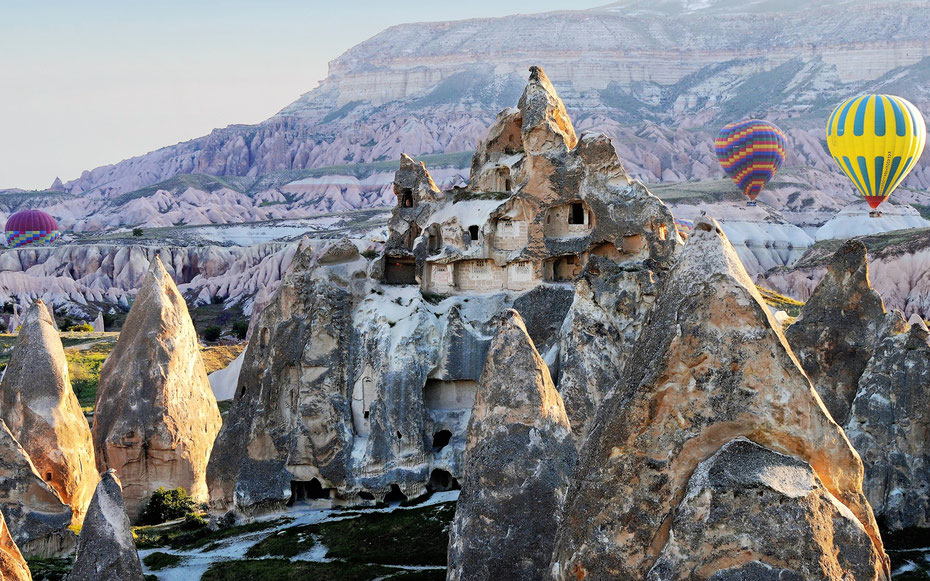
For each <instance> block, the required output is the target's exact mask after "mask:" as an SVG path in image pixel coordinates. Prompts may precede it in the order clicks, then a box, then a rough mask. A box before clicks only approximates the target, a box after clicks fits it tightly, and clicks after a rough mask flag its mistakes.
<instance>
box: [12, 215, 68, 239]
mask: <svg viewBox="0 0 930 581" xmlns="http://www.w3.org/2000/svg"><path fill="white" fill-rule="evenodd" d="M4 230H5V234H6V245H7V246H9V247H10V248H16V247H19V246H25V245H26V244H34V243H37V242H51V241H53V240H55V239H56V238H58V236H60V235H61V232H60V231H59V230H58V222H56V221H55V218H53V217H52V216H50V215H49V214H47V213H45V212H43V211H41V210H24V211H22V212H17V213H15V214H13V215H12V216H10V218H9V219H8V220H7V221H6V226H4Z"/></svg>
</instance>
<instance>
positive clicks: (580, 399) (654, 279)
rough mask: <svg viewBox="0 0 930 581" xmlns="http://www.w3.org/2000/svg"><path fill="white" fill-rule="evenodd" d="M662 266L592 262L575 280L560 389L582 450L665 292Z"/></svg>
mask: <svg viewBox="0 0 930 581" xmlns="http://www.w3.org/2000/svg"><path fill="white" fill-rule="evenodd" d="M650 267H652V268H650ZM658 267H659V264H658V263H656V262H654V261H649V263H648V264H647V263H643V262H636V263H626V264H624V265H623V266H619V265H617V264H616V263H614V262H613V261H611V260H608V259H605V258H592V260H591V261H590V262H588V265H587V266H586V267H585V270H584V272H583V273H582V276H581V277H579V279H578V280H577V281H576V282H575V295H574V302H573V303H572V306H571V309H570V310H569V312H568V315H567V316H566V317H565V320H564V321H563V323H562V329H561V334H560V344H559V368H558V369H559V384H558V385H559V393H560V394H561V395H562V399H563V401H564V402H565V411H566V412H567V413H568V419H569V420H570V421H571V424H572V435H573V436H574V437H575V442H576V444H577V445H578V447H580V446H581V443H582V442H583V440H584V436H585V435H586V434H587V432H588V427H589V425H590V423H591V421H592V420H593V419H594V414H595V412H596V411H597V408H598V406H599V405H600V403H601V401H602V400H603V399H604V396H606V395H607V391H608V390H609V389H610V388H611V387H613V386H614V385H616V384H617V381H619V379H620V373H621V371H622V370H623V366H624V364H625V363H626V360H627V358H628V357H629V354H630V352H631V350H632V347H633V345H634V344H635V342H636V340H637V339H638V338H639V334H640V332H641V331H642V325H643V323H644V322H645V319H646V315H647V314H648V312H649V309H650V307H651V306H652V304H653V303H654V302H655V299H656V296H657V295H658V294H659V289H660V288H661V285H660V281H661V271H660V270H659V268H658ZM654 269H655V270H654Z"/></svg>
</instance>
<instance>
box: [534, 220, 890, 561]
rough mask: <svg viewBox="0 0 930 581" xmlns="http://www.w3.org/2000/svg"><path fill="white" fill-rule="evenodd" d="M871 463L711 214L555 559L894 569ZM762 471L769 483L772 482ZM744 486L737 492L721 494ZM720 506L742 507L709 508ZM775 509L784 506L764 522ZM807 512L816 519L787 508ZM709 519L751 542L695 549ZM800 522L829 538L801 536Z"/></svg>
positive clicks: (615, 403)
mask: <svg viewBox="0 0 930 581" xmlns="http://www.w3.org/2000/svg"><path fill="white" fill-rule="evenodd" d="M743 439H745V440H746V441H745V442H743V443H740V442H741V440H743ZM747 446H748V447H747ZM702 463H703V464H702ZM741 465H743V466H742V467H741ZM750 467H752V468H751V469H750ZM725 473H729V474H730V475H731V476H727V475H726V474H725ZM704 474H706V475H708V476H707V477H704V476H702V475H704ZM776 474H777V475H778V476H776ZM788 474H792V476H791V477H790V478H788V477H787V475H788ZM862 479H863V467H862V462H861V461H860V460H859V457H858V455H857V454H856V452H855V451H854V450H853V448H852V446H851V445H850V443H849V441H848V440H847V439H846V436H845V435H844V433H843V431H842V429H840V428H839V427H838V426H837V425H836V424H835V423H834V422H833V421H832V419H831V418H830V416H829V414H828V413H827V412H826V411H825V409H824V407H823V404H822V402H821V400H820V398H819V397H818V396H817V394H816V392H815V391H814V390H813V388H812V387H811V384H810V382H809V380H808V379H807V377H806V376H805V375H804V372H803V371H802V370H801V368H800V366H799V364H798V361H797V359H796V358H795V357H794V355H793V353H792V352H791V349H790V348H789V347H788V344H787V341H786V340H785V338H784V335H783V334H782V332H781V330H780V326H779V325H778V324H776V323H775V322H774V321H773V319H772V318H771V314H770V312H769V309H768V307H767V306H766V305H765V303H764V302H763V301H762V299H761V297H760V296H759V294H758V291H757V290H756V289H755V287H754V285H753V284H752V282H751V281H750V279H749V277H748V276H747V274H746V272H745V270H744V269H743V267H742V265H741V263H740V261H739V259H738V258H737V256H736V254H735V252H734V251H733V248H732V247H731V246H730V244H729V242H728V241H727V239H726V237H725V236H724V235H723V234H722V232H721V229H720V227H719V225H718V224H717V223H716V222H715V221H713V220H703V221H700V222H698V223H697V224H696V225H695V229H694V233H693V234H692V237H691V238H690V239H689V241H688V244H687V245H686V246H685V248H684V251H683V252H682V254H681V256H680V257H679V259H678V260H677V262H676V264H675V265H674V266H673V267H672V269H671V271H670V272H669V273H668V275H667V281H666V283H665V284H664V287H663V290H662V293H661V295H660V296H659V297H658V298H657V299H656V301H655V304H654V305H653V307H652V309H651V310H650V312H649V314H648V315H647V319H646V324H645V326H644V328H643V331H642V332H641V334H640V337H639V340H638V341H637V342H636V344H635V346H634V347H633V349H632V353H631V354H630V356H629V360H628V362H627V364H626V365H625V366H624V368H623V370H622V372H621V375H620V379H619V381H617V383H616V384H615V386H613V387H612V389H611V390H610V391H609V392H608V394H607V395H606V397H605V398H604V400H603V401H602V403H601V405H600V406H599V407H598V409H597V412H596V415H595V418H594V421H593V423H592V424H591V427H590V428H589V432H588V436H587V439H586V440H585V442H584V445H583V446H582V449H581V452H580V457H579V464H578V470H577V471H576V473H575V475H574V478H573V483H572V485H571V487H570V488H569V492H568V498H567V500H566V508H565V511H564V514H563V520H562V526H561V527H560V530H559V532H558V537H557V540H556V545H555V550H554V553H553V558H552V569H551V572H552V574H553V575H554V576H555V577H556V578H559V579H578V578H586V579H613V578H618V577H621V578H625V579H645V578H647V576H648V575H652V576H653V578H657V579H664V578H710V577H711V576H712V575H714V574H715V573H717V572H720V575H721V576H723V577H724V578H727V577H726V576H727V575H729V578H734V576H739V575H741V574H745V573H746V572H747V571H748V570H749V569H757V568H759V567H762V568H763V569H766V568H775V569H781V568H786V569H788V571H787V572H784V574H790V575H793V576H795V577H797V578H805V579H832V578H837V577H839V576H842V575H847V574H848V575H852V576H853V577H854V578H865V579H885V578H887V577H888V576H889V573H890V572H889V565H888V559H887V557H886V556H885V554H884V551H883V548H882V542H881V539H880V537H879V534H878V529H877V526H876V523H875V519H874V517H873V515H872V510H871V507H870V506H869V503H868V501H867V499H866V497H865V495H864V494H863V491H862ZM777 480H782V482H778V481H777ZM754 481H755V482H756V483H758V482H760V481H763V482H767V484H766V486H767V488H768V491H766V490H765V489H761V490H760V492H761V494H757V490H759V488H758V484H754ZM692 492H693V493H694V494H691V493H692ZM786 497H787V498H791V499H793V500H792V501H791V502H790V503H787V504H786V503H785V502H784V501H781V500H779V498H782V499H786ZM731 498H733V499H738V502H735V503H733V502H731V501H729V500H727V502H726V503H725V504H724V505H721V504H720V503H723V502H724V501H723V499H731ZM767 500H771V501H772V502H773V503H775V505H776V506H773V505H768V504H765V503H766V501H767ZM714 506H721V509H723V508H725V509H726V511H729V514H727V513H726V512H724V513H721V512H719V510H721V509H718V512H713V511H711V512H707V509H708V507H710V508H712V507H714ZM792 507H796V508H792ZM799 511H800V512H799ZM761 514H766V515H767V516H766V518H768V519H771V520H770V521H768V522H767V523H765V524H762V523H758V524H755V523H754V521H755V520H756V519H757V518H758V515H761ZM799 515H800V516H799ZM708 519H712V520H713V524H712V525H711V524H710V520H708ZM718 519H719V520H718ZM792 520H798V521H801V522H800V523H797V524H796V525H795V526H793V527H782V526H778V525H777V524H775V523H778V522H785V523H788V522H790V521H792ZM711 531H712V533H711ZM708 534H713V537H714V538H715V539H717V541H718V542H719V544H720V546H733V547H734V548H737V547H738V550H733V551H723V552H721V553H719V554H718V553H717V552H715V551H714V550H713V549H712V548H710V547H708V546H705V545H703V544H702V545H701V547H702V548H701V550H700V551H698V552H691V551H692V548H693V547H696V546H697V545H698V544H700V543H701V541H700V540H699V539H701V538H702V536H703V537H704V538H706V535H708ZM797 535H803V536H806V537H807V538H809V539H816V543H814V544H813V545H809V546H805V547H803V549H799V548H798V546H797V545H798V537H797Z"/></svg>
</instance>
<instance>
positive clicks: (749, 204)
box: [746, 200, 758, 206]
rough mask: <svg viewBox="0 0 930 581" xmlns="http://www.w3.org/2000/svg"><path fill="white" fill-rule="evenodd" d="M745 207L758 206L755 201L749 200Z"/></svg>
mask: <svg viewBox="0 0 930 581" xmlns="http://www.w3.org/2000/svg"><path fill="white" fill-rule="evenodd" d="M746 205H747V206H758V204H756V201H755V200H749V201H748V202H746Z"/></svg>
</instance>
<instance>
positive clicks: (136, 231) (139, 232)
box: [132, 228, 142, 238]
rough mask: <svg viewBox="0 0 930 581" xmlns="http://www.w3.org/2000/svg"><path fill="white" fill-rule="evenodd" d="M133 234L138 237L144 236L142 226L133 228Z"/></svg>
mask: <svg viewBox="0 0 930 581" xmlns="http://www.w3.org/2000/svg"><path fill="white" fill-rule="evenodd" d="M132 235H133V236H135V237H136V238H138V237H140V236H142V228H133V229H132Z"/></svg>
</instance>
